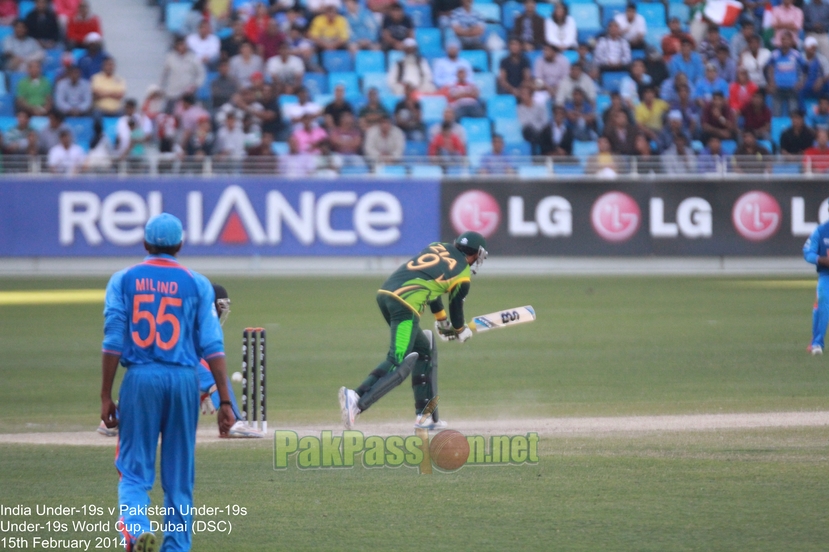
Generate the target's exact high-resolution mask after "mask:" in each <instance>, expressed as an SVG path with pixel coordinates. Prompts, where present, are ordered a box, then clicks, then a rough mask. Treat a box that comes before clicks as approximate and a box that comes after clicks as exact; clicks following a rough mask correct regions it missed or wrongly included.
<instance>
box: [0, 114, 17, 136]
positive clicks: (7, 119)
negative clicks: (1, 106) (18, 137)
mask: <svg viewBox="0 0 829 552" xmlns="http://www.w3.org/2000/svg"><path fill="white" fill-rule="evenodd" d="M15 125H17V117H15V116H14V115H3V116H0V132H8V131H9V129H12V128H14V127H15Z"/></svg>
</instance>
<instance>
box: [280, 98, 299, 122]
mask: <svg viewBox="0 0 829 552" xmlns="http://www.w3.org/2000/svg"><path fill="white" fill-rule="evenodd" d="M295 103H299V98H297V97H296V96H294V95H292V94H282V95H281V96H279V111H280V112H281V113H282V120H283V121H285V122H288V116H287V115H286V114H285V107H286V106H288V105H291V104H295Z"/></svg>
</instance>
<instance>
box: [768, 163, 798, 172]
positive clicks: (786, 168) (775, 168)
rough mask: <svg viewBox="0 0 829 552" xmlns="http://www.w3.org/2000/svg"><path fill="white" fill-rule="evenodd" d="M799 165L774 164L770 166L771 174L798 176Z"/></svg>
mask: <svg viewBox="0 0 829 552" xmlns="http://www.w3.org/2000/svg"><path fill="white" fill-rule="evenodd" d="M801 170H802V168H801V165H800V163H775V164H773V165H772V166H771V174H781V175H787V174H800V172H801Z"/></svg>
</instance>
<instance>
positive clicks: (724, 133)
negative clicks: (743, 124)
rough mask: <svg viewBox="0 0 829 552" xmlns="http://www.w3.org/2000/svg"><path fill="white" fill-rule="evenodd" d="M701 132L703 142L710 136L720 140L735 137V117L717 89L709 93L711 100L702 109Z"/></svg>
mask: <svg viewBox="0 0 829 552" xmlns="http://www.w3.org/2000/svg"><path fill="white" fill-rule="evenodd" d="M702 133H703V141H704V142H707V141H708V139H709V138H710V137H711V136H716V137H717V138H719V139H720V140H734V139H735V138H736V137H737V117H736V116H735V114H734V110H732V109H731V108H730V107H728V104H727V103H725V98H724V97H723V94H722V92H720V91H719V90H718V91H715V92H714V93H713V94H712V95H711V101H710V102H708V104H707V105H706V106H705V108H704V109H703V110H702Z"/></svg>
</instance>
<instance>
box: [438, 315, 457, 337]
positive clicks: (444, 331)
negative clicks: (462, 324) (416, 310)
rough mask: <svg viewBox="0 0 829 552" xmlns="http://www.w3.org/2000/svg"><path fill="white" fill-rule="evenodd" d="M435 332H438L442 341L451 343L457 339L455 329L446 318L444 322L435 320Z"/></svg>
mask: <svg viewBox="0 0 829 552" xmlns="http://www.w3.org/2000/svg"><path fill="white" fill-rule="evenodd" d="M435 330H436V331H437V334H438V337H439V338H440V339H441V341H451V340H453V339H455V336H456V335H457V334H456V332H455V328H453V327H452V323H451V322H449V319H448V318H444V319H443V320H435Z"/></svg>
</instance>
